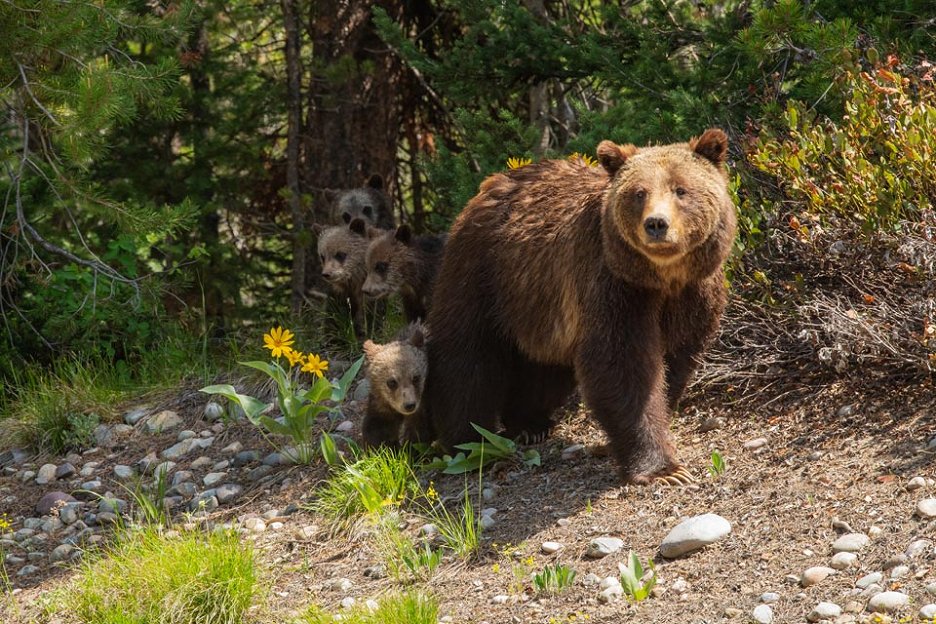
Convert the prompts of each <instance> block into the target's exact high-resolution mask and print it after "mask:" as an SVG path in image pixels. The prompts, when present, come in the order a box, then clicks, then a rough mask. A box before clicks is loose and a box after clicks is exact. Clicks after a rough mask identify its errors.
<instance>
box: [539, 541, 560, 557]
mask: <svg viewBox="0 0 936 624" xmlns="http://www.w3.org/2000/svg"><path fill="white" fill-rule="evenodd" d="M540 550H542V551H543V553H544V554H547V555H553V554H555V553H557V552H559V551H560V550H562V544H560V543H559V542H543V544H542V545H541V546H540Z"/></svg>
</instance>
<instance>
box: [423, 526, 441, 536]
mask: <svg viewBox="0 0 936 624" xmlns="http://www.w3.org/2000/svg"><path fill="white" fill-rule="evenodd" d="M438 532H439V527H437V526H436V525H434V524H431V523H430V524H424V525H422V526H421V527H419V534H420V535H422V536H423V537H432V536H434V535H436V534H437V533H438Z"/></svg>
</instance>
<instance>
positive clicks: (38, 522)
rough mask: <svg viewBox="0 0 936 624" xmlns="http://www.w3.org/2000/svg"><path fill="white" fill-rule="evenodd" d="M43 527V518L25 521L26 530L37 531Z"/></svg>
mask: <svg viewBox="0 0 936 624" xmlns="http://www.w3.org/2000/svg"><path fill="white" fill-rule="evenodd" d="M41 526H42V518H26V519H25V520H23V527H24V528H26V529H32V530H37V529H39V527H41Z"/></svg>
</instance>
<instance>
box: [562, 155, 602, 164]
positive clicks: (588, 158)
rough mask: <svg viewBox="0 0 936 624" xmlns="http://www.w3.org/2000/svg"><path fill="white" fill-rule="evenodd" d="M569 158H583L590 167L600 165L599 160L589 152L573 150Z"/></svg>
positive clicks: (573, 159)
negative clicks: (583, 152)
mask: <svg viewBox="0 0 936 624" xmlns="http://www.w3.org/2000/svg"><path fill="white" fill-rule="evenodd" d="M567 159H568V160H572V161H575V160H581V161H582V162H583V163H585V164H586V165H588V166H589V167H597V166H598V161H597V160H595V159H594V158H592V157H591V156H589V155H588V154H582V153H580V152H573V153H571V154H569V156H568V157H567Z"/></svg>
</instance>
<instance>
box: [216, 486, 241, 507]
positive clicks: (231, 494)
mask: <svg viewBox="0 0 936 624" xmlns="http://www.w3.org/2000/svg"><path fill="white" fill-rule="evenodd" d="M243 491H244V488H242V487H241V486H239V485H237V484H236V483H225V484H224V485H222V486H220V487H218V489H217V490H216V491H215V496H216V497H217V499H218V502H219V503H221V504H222V505H224V504H226V503H229V502H231V501H232V500H234V499H235V498H237V497H238V496H240V494H241V492H243Z"/></svg>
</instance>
